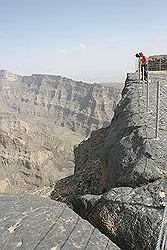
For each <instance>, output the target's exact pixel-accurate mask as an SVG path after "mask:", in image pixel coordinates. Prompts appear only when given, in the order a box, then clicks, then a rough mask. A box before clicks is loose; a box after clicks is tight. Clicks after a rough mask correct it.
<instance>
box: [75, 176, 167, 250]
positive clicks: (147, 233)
mask: <svg viewBox="0 0 167 250" xmlns="http://www.w3.org/2000/svg"><path fill="white" fill-rule="evenodd" d="M165 187H167V181H165V180H159V181H155V182H154V183H151V184H147V185H144V186H141V187H136V188H131V187H119V188H112V189H111V190H110V191H108V192H107V193H105V194H103V195H101V196H96V195H84V196H82V197H76V198H75V199H74V200H73V207H74V211H75V212H77V213H78V214H79V215H81V216H82V217H83V218H84V219H87V220H88V221H89V222H91V223H92V224H93V225H94V226H95V227H96V228H98V229H99V230H100V231H101V232H103V233H105V234H106V235H107V236H108V237H109V238H110V239H111V240H112V241H114V242H115V243H116V244H117V245H118V246H120V247H121V249H124V250H129V249H133V250H141V249H144V250H148V249H149V250H152V249H155V246H156V243H157V240H158V236H159V232H160V227H161V223H162V217H163V210H164V206H165V192H167V189H166V190H165Z"/></svg>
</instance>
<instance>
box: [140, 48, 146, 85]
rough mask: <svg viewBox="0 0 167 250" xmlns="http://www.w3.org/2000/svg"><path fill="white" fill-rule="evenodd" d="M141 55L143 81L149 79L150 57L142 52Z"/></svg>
mask: <svg viewBox="0 0 167 250" xmlns="http://www.w3.org/2000/svg"><path fill="white" fill-rule="evenodd" d="M139 57H140V62H141V74H142V81H147V80H148V57H147V56H145V55H144V54H143V53H142V52H140V53H139ZM143 71H144V72H143ZM143 76H144V79H143Z"/></svg>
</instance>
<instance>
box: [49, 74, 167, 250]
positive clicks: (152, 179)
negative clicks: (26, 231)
mask: <svg viewBox="0 0 167 250" xmlns="http://www.w3.org/2000/svg"><path fill="white" fill-rule="evenodd" d="M150 79H151V83H150V110H149V111H150V112H149V113H147V112H146V85H143V84H142V83H138V80H137V76H136V75H135V74H128V77H127V80H126V83H125V87H124V89H123V92H122V99H121V101H120V103H119V104H118V105H117V107H116V109H115V114H114V117H113V119H112V121H111V124H110V126H109V127H107V128H104V129H100V130H97V131H96V132H94V133H92V135H91V137H90V138H89V140H87V141H84V142H82V143H81V144H80V145H79V147H78V148H76V149H75V163H76V166H75V172H74V175H73V176H72V177H68V178H66V179H64V180H62V181H60V182H58V183H57V184H56V186H55V189H54V191H53V192H52V198H53V199H57V200H62V201H65V202H66V203H69V204H72V205H73V207H74V209H75V210H76V211H77V212H78V213H79V214H80V215H82V216H83V217H84V218H85V219H87V220H89V221H90V222H91V223H92V224H93V225H94V226H96V227H97V228H99V229H100V230H101V231H102V232H103V233H105V234H106V235H107V236H108V237H110V239H112V240H113V241H114V242H115V243H116V244H118V245H119V246H120V247H121V249H125V250H131V249H132V250H139V249H140V250H142V249H143V250H146V249H147V250H152V249H155V245H156V242H157V237H158V233H159V229H160V224H161V221H162V214H163V210H164V206H165V193H166V192H167V190H166V187H167V181H166V179H167V168H166V163H167V153H166V152H167V128H166V124H167V111H166V107H167V98H166V96H167V75H166V74H152V75H150ZM157 80H160V81H161V101H160V130H159V139H158V140H155V104H156V81H157ZM143 90H144V95H143V94H142V92H143ZM88 194H89V195H88Z"/></svg>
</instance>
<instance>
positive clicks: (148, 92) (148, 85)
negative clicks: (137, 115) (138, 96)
mask: <svg viewBox="0 0 167 250" xmlns="http://www.w3.org/2000/svg"><path fill="white" fill-rule="evenodd" d="M149 104H150V83H149V79H147V100H146V111H147V113H149Z"/></svg>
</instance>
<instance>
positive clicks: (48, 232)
mask: <svg viewBox="0 0 167 250" xmlns="http://www.w3.org/2000/svg"><path fill="white" fill-rule="evenodd" d="M0 222H1V223H0V224H1V234H0V249H4V250H8V249H26V250H32V249H45V250H50V249H51V250H56V249H64V250H70V249H71V250H74V249H88V250H93V249H99V250H105V249H108V250H109V249H110V250H119V248H118V247H117V246H116V245H115V244H114V243H112V242H111V241H110V240H109V239H108V238H107V237H106V236H104V235H103V234H101V233H100V232H99V231H98V230H97V229H95V228H94V227H93V226H92V225H91V224H89V223H88V222H87V221H85V220H83V219H81V218H80V217H79V216H78V215H77V214H75V213H74V212H73V211H72V210H71V209H69V208H68V207H67V206H66V205H65V204H63V203H59V202H54V201H51V200H47V199H43V198H39V197H36V196H30V195H20V196H16V195H2V194H1V195H0Z"/></svg>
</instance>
